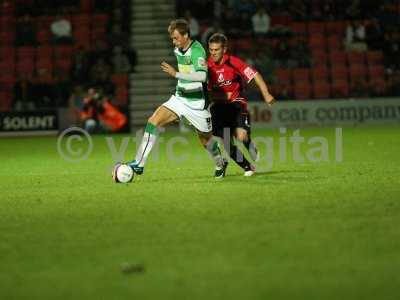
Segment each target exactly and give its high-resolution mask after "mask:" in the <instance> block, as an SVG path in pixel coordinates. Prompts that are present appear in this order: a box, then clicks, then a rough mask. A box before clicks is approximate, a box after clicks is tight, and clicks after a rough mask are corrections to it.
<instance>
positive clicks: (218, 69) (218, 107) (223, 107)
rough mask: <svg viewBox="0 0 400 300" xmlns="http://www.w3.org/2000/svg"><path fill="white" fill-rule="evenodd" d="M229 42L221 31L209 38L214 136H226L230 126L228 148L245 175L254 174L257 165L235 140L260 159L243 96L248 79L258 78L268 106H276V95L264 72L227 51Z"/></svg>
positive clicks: (259, 86) (255, 158)
mask: <svg viewBox="0 0 400 300" xmlns="http://www.w3.org/2000/svg"><path fill="white" fill-rule="evenodd" d="M227 43H228V39H227V37H226V36H225V35H224V34H221V33H215V34H213V35H212V36H211V37H210V39H209V40H208V49H209V52H210V56H209V58H208V69H209V82H208V88H209V91H210V94H211V98H212V101H213V103H212V105H211V108H210V110H211V117H212V125H213V132H214V135H216V136H218V137H221V138H224V131H225V132H226V130H227V129H229V133H230V137H229V145H225V147H226V148H227V146H228V148H229V154H230V156H231V158H232V159H233V160H234V161H235V162H236V163H237V164H238V165H239V166H240V167H242V168H243V169H244V171H245V173H244V175H245V176H251V175H253V174H254V172H255V167H254V166H253V165H252V164H251V163H250V162H249V161H248V160H247V159H246V158H245V157H244V156H243V153H241V152H240V151H239V149H238V148H237V147H236V146H235V145H234V143H233V137H235V138H236V140H237V141H239V142H241V143H243V144H244V146H245V147H246V149H247V150H248V151H249V154H250V156H251V157H252V158H253V159H254V160H257V156H258V153H257V149H256V148H255V146H254V145H253V143H252V142H251V137H250V133H251V131H250V116H249V112H248V110H247V99H246V98H244V97H243V95H242V92H243V87H244V81H245V82H247V83H250V82H251V81H252V80H254V81H255V83H256V85H257V86H258V88H259V90H260V92H261V94H262V96H263V99H264V101H265V102H266V103H267V104H268V105H272V104H273V103H274V102H275V98H274V97H273V96H272V95H271V94H270V93H269V91H268V87H267V85H266V83H265V81H264V79H263V77H262V76H261V74H259V73H258V72H257V71H256V70H255V69H253V68H252V67H251V66H249V65H248V64H246V63H245V62H243V61H242V60H241V59H240V58H238V57H236V56H233V55H230V54H228V53H227ZM224 129H225V130H224ZM226 166H227V165H226ZM226 166H225V169H226Z"/></svg>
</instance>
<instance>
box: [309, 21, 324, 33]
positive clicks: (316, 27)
mask: <svg viewBox="0 0 400 300" xmlns="http://www.w3.org/2000/svg"><path fill="white" fill-rule="evenodd" d="M307 27H308V34H309V35H310V36H312V35H324V34H325V23H324V22H309V23H308V26H307Z"/></svg>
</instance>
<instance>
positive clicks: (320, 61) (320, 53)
mask: <svg viewBox="0 0 400 300" xmlns="http://www.w3.org/2000/svg"><path fill="white" fill-rule="evenodd" d="M312 61H313V66H315V67H316V66H326V65H327V64H328V54H327V52H326V51H325V49H312Z"/></svg>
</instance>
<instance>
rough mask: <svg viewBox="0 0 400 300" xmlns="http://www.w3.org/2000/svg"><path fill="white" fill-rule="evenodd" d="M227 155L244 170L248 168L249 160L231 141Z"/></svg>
mask: <svg viewBox="0 0 400 300" xmlns="http://www.w3.org/2000/svg"><path fill="white" fill-rule="evenodd" d="M229 152H230V153H229V155H230V156H231V158H232V159H233V160H234V161H235V162H236V163H237V164H238V166H239V167H241V168H242V169H244V170H248V169H249V168H250V162H249V161H248V160H247V159H246V157H244V155H243V153H242V152H241V151H240V149H239V148H238V147H236V145H234V144H233V143H231V144H230V151H229Z"/></svg>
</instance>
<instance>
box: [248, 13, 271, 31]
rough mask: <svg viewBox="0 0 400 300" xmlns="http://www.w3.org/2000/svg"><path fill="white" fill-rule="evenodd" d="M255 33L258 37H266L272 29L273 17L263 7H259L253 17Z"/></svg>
mask: <svg viewBox="0 0 400 300" xmlns="http://www.w3.org/2000/svg"><path fill="white" fill-rule="evenodd" d="M251 23H252V25H253V26H252V28H253V33H254V35H255V36H256V37H265V36H266V35H267V33H268V31H269V29H270V25H271V18H270V17H269V15H268V14H267V13H266V12H265V9H264V8H263V7H259V9H258V10H257V12H256V13H255V14H254V15H253V16H252V17H251Z"/></svg>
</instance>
